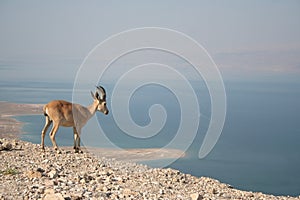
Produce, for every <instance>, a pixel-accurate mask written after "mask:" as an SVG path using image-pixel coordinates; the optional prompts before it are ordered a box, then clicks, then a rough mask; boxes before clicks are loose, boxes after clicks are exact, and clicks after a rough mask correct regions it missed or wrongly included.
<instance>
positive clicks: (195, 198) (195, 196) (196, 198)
mask: <svg viewBox="0 0 300 200" xmlns="http://www.w3.org/2000/svg"><path fill="white" fill-rule="evenodd" d="M190 197H191V199H192V200H202V199H203V197H202V196H201V195H200V194H198V193H193V194H191V195H190Z"/></svg>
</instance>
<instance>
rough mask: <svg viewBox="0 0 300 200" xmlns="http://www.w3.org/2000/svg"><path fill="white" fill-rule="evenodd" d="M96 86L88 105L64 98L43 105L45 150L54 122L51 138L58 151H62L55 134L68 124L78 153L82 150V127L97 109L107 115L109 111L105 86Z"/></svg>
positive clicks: (42, 138)
mask: <svg viewBox="0 0 300 200" xmlns="http://www.w3.org/2000/svg"><path fill="white" fill-rule="evenodd" d="M96 88H97V89H96V92H95V94H93V92H91V95H92V97H93V99H94V101H93V103H92V104H91V105H89V106H87V107H84V106H82V105H79V104H75V103H70V102H67V101H64V100H53V101H50V102H49V103H48V104H46V105H45V106H44V107H43V111H44V115H45V117H46V123H45V126H44V128H43V130H42V135H41V140H42V141H41V146H42V149H43V150H45V147H44V139H45V134H46V132H47V130H48V128H49V126H50V125H51V124H52V122H53V127H52V129H51V131H50V139H51V142H52V144H53V147H54V149H55V150H56V151H58V153H59V152H60V151H59V150H58V147H57V144H56V141H55V134H56V132H57V130H58V128H59V126H66V127H73V132H74V150H75V152H76V153H78V152H81V150H80V134H81V129H82V127H83V126H84V125H85V124H86V123H87V121H88V120H89V119H90V118H91V117H92V116H93V115H94V114H95V113H96V111H100V112H103V113H104V114H105V115H107V114H108V112H109V111H108V109H107V107H106V92H105V90H104V88H103V87H101V86H96Z"/></svg>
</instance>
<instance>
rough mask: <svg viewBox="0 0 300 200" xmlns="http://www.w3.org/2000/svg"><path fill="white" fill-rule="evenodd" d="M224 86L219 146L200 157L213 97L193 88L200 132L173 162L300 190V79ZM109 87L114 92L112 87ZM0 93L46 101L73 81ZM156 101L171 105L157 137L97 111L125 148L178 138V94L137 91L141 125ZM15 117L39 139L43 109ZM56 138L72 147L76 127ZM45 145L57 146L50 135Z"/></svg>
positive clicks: (65, 92) (241, 183)
mask: <svg viewBox="0 0 300 200" xmlns="http://www.w3.org/2000/svg"><path fill="white" fill-rule="evenodd" d="M195 84H196V83H195ZM225 86H226V94H227V116H226V122H225V126H224V129H223V132H222V135H221V137H220V139H219V141H218V143H217V144H216V146H215V148H214V149H213V151H212V152H211V153H210V154H209V155H208V156H207V157H206V158H204V159H202V160H199V159H198V151H199V148H200V146H201V144H202V141H203V137H204V135H205V131H206V130H207V126H208V123H209V117H210V100H209V95H208V94H207V92H205V87H202V86H199V87H197V86H195V90H196V92H197V95H198V98H199V99H201V101H200V102H201V103H200V108H201V114H202V115H201V118H200V126H199V130H198V133H197V136H196V138H195V140H194V141H193V143H192V145H191V146H190V148H189V149H188V151H187V152H186V153H187V156H186V157H184V158H181V159H179V160H177V161H176V162H174V163H172V164H171V165H170V166H169V167H172V168H175V169H179V170H180V171H182V172H186V173H190V174H193V175H195V176H209V177H213V178H216V179H219V180H220V181H222V182H225V183H229V184H231V185H233V186H234V187H236V188H239V189H244V190H252V191H262V192H264V193H271V194H275V195H294V196H296V195H299V194H300V173H299V169H300V123H299V122H300V121H299V120H300V90H299V88H300V87H299V86H300V84H299V83H293V84H292V83H274V82H272V83H271V82H255V83H246V82H227V83H225ZM106 88H107V90H108V91H111V90H112V87H111V86H106ZM0 91H1V92H0V100H2V101H12V102H22V103H46V102H48V101H49V100H51V99H67V100H71V99H72V84H70V83H46V82H44V83H37V82H26V83H12V82H2V83H0ZM154 94H155V95H154ZM157 97H159V98H157ZM109 98H110V94H108V99H109ZM156 103H159V104H161V105H163V106H164V107H165V109H166V111H167V113H168V118H167V121H166V124H165V126H164V127H163V129H162V130H161V131H160V132H159V134H157V135H155V136H153V137H151V138H147V139H141V138H133V137H131V136H129V135H127V134H125V133H123V132H122V131H121V130H120V129H119V128H118V126H117V125H116V124H115V122H114V119H113V116H112V115H111V114H110V115H108V116H104V115H103V114H102V113H97V118H96V119H98V120H99V123H100V125H101V127H102V129H103V131H104V132H105V134H106V137H107V138H108V139H109V140H110V141H111V142H113V143H114V144H115V145H117V146H119V147H122V148H145V147H158V148H159V147H163V146H164V145H166V144H167V143H168V142H170V140H171V139H172V138H173V137H174V134H175V133H176V131H177V128H178V124H179V122H180V109H178V107H179V103H178V102H177V100H176V98H175V96H174V95H173V94H172V93H171V92H170V91H168V90H167V89H165V88H162V87H158V86H147V87H145V88H142V89H141V90H139V91H137V92H136V93H135V94H134V96H133V97H132V101H131V103H130V112H131V115H132V118H133V120H134V121H135V122H136V123H137V124H139V125H140V126H145V125H147V124H148V123H149V120H150V119H149V116H148V109H149V107H150V106H151V105H153V104H156ZM17 118H18V119H19V120H21V121H24V122H26V124H25V126H24V131H26V133H27V134H24V135H23V139H24V140H27V141H31V142H33V143H40V132H41V130H42V128H43V125H44V117H43V115H37V116H22V117H17ZM83 134H88V133H83ZM187 134H189V133H188V130H187ZM94 142H95V143H94V145H95V146H99V147H105V144H103V143H102V142H101V141H99V140H97V138H95V141H94ZM57 143H58V145H72V144H73V134H72V129H70V128H60V129H59V132H58V133H57ZM46 145H49V146H50V145H51V143H50V139H49V137H48V136H46ZM178 146H180V144H178ZM157 162H159V161H157ZM153 163H154V162H152V164H153ZM148 164H149V163H148ZM150 164H151V163H150Z"/></svg>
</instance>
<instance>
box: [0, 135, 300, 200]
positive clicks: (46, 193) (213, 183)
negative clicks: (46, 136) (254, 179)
mask: <svg viewBox="0 0 300 200" xmlns="http://www.w3.org/2000/svg"><path fill="white" fill-rule="evenodd" d="M0 160H1V162H0V199H47V200H48V199H172V200H173V199H192V200H195V199H300V197H298V198H292V197H284V196H271V195H265V194H262V193H254V192H246V191H240V190H237V189H234V188H232V187H231V186H230V185H228V184H224V183H220V182H219V181H217V180H214V179H211V178H207V177H201V178H197V177H194V176H191V175H188V174H183V173H181V172H179V171H177V170H173V169H153V168H149V167H147V166H144V165H140V164H134V163H127V162H121V161H117V160H114V159H107V158H96V157H94V156H93V155H91V154H90V153H88V152H85V153H82V154H75V153H73V152H72V151H70V150H68V149H62V153H61V154H57V153H56V152H55V151H53V150H52V149H51V148H46V151H45V152H43V151H41V150H40V146H39V145H36V144H31V143H28V142H24V141H19V140H12V139H0Z"/></svg>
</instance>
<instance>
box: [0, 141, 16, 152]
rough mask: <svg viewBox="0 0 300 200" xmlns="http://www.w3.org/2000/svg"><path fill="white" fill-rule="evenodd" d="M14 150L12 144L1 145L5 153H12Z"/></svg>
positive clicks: (0, 148) (4, 143)
mask: <svg viewBox="0 0 300 200" xmlns="http://www.w3.org/2000/svg"><path fill="white" fill-rule="evenodd" d="M12 149H13V145H12V143H10V142H3V143H2V144H1V145H0V150H1V151H3V150H5V151H11V150H12Z"/></svg>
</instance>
